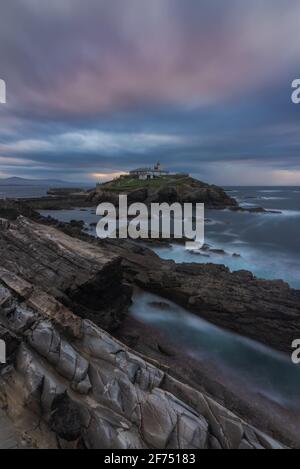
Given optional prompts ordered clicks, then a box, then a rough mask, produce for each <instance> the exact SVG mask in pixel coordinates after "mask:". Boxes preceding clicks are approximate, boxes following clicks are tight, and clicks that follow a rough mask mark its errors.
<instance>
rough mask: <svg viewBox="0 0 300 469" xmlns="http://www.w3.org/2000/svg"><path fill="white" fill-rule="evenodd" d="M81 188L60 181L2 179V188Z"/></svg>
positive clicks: (0, 181)
mask: <svg viewBox="0 0 300 469" xmlns="http://www.w3.org/2000/svg"><path fill="white" fill-rule="evenodd" d="M75 185H76V186H78V185H79V186H80V185H81V184H78V183H77V184H75V183H71V182H66V181H60V180H58V179H24V178H20V177H10V178H5V179H0V186H46V187H47V186H59V187H61V186H63V187H69V186H71V187H72V186H75Z"/></svg>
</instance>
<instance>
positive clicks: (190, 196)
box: [88, 176, 238, 209]
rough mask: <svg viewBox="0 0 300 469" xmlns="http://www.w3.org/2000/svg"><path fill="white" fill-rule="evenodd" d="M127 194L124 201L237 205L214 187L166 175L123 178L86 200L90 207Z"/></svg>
mask: <svg viewBox="0 0 300 469" xmlns="http://www.w3.org/2000/svg"><path fill="white" fill-rule="evenodd" d="M120 193H122V194H127V195H128V201H129V202H130V203H132V202H143V203H145V204H150V203H153V202H158V203H161V202H167V203H173V202H180V203H185V202H187V203H188V202H190V203H205V205H206V207H207V208H219V209H221V208H226V207H238V204H237V202H236V201H235V199H233V198H232V197H230V196H228V195H227V194H226V192H225V191H224V190H223V189H222V188H221V187H218V186H214V185H209V184H206V183H204V182H201V181H198V180H197V179H194V178H191V177H188V176H167V177H161V178H158V179H153V180H150V181H139V180H136V179H130V178H123V179H117V180H115V181H113V182H110V183H106V184H103V185H101V186H99V188H98V189H97V190H96V191H91V192H90V194H89V197H88V198H89V200H90V201H92V202H93V203H94V204H97V203H100V202H113V203H115V202H116V201H117V198H118V195H119V194H120Z"/></svg>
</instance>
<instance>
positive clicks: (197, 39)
mask: <svg viewBox="0 0 300 469" xmlns="http://www.w3.org/2000/svg"><path fill="white" fill-rule="evenodd" d="M299 24H300V2H299V0H284V1H283V0H251V1H248V2H247V1H242V0H226V2H225V1H224V0H185V1H183V0H151V1H149V0H85V1H82V0H9V1H4V0H1V2H0V78H1V79H4V80H5V82H6V86H7V104H5V105H2V104H1V105H0V177H8V176H21V177H27V178H35V179H38V178H51V179H53V178H55V179H63V180H67V181H74V182H75V181H76V182H77V181H78V182H81V181H83V182H96V181H98V180H104V179H109V178H112V177H115V176H117V175H118V174H120V173H123V172H126V171H128V170H130V169H133V168H135V167H141V166H149V165H152V164H154V163H156V161H157V160H159V161H160V162H161V164H162V165H163V167H164V168H166V169H169V170H170V171H184V172H189V173H191V174H192V175H193V176H195V177H197V178H199V179H201V180H205V181H207V182H210V183H214V184H220V185H300V158H299V155H300V133H299V123H300V105H299V106H297V105H295V104H293V103H292V101H291V93H292V90H291V83H292V81H293V80H294V79H296V78H300V53H299V44H300V27H299Z"/></svg>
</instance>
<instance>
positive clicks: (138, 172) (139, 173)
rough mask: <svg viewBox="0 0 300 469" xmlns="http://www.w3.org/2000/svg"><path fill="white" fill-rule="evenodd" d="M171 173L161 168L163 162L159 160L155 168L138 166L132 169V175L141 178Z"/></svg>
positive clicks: (157, 176) (151, 177)
mask: <svg viewBox="0 0 300 469" xmlns="http://www.w3.org/2000/svg"><path fill="white" fill-rule="evenodd" d="M169 174H170V173H169V171H165V170H162V169H161V164H160V163H159V162H157V163H156V165H155V166H154V167H153V168H137V169H134V170H132V171H130V176H131V177H134V178H137V179H141V180H147V179H155V178H159V177H161V176H168V175H169Z"/></svg>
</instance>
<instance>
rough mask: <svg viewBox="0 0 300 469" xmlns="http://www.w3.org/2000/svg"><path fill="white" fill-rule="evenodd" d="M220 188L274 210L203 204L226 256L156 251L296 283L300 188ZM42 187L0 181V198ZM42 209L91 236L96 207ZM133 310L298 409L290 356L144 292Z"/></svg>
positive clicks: (297, 381) (299, 275)
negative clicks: (215, 207)
mask: <svg viewBox="0 0 300 469" xmlns="http://www.w3.org/2000/svg"><path fill="white" fill-rule="evenodd" d="M225 190H226V191H227V192H228V194H230V195H231V196H232V197H234V198H235V199H236V200H237V201H238V202H239V204H240V205H241V206H242V207H244V208H251V207H263V208H265V209H266V210H271V211H276V212H278V213H248V212H241V213H239V212H232V211H230V210H222V211H220V210H206V213H205V218H206V224H205V231H206V234H205V242H206V243H207V244H209V245H210V246H211V247H212V248H219V249H222V250H224V251H225V254H213V253H208V254H209V257H205V256H202V255H199V254H194V253H190V252H188V251H186V250H185V248H184V246H182V245H179V244H173V245H171V246H170V247H158V248H157V247H156V248H155V249H154V250H155V252H156V253H157V254H158V255H159V256H161V257H162V258H164V259H173V260H174V261H176V262H177V263H182V262H201V263H210V262H212V263H217V264H224V265H226V266H228V268H229V269H230V270H231V271H236V270H240V269H246V270H250V271H252V272H253V274H254V275H256V276H257V277H259V278H264V279H281V280H284V281H285V282H288V283H289V284H290V286H291V287H293V288H296V289H300V269H299V265H300V236H299V232H300V187H226V188H225ZM46 192H47V189H46V188H43V187H41V188H38V187H34V188H30V187H26V188H24V187H19V186H18V187H15V188H12V187H9V188H4V187H1V188H0V193H1V195H0V197H20V198H22V197H38V196H43V195H46ZM41 214H42V215H45V216H47V215H50V216H52V217H54V218H56V219H58V220H61V221H71V220H83V221H84V223H85V230H86V231H87V232H89V233H91V234H93V235H95V226H94V224H95V223H96V222H97V221H98V217H97V215H96V207H94V208H81V207H78V208H75V209H73V210H60V211H57V210H54V211H53V210H52V211H49V210H47V211H41ZM233 255H234V256H233ZM237 255H238V256H239V257H238V256H237ZM161 301H164V302H166V303H168V308H165V307H164V308H162V309H161V310H160V308H159V307H157V306H153V305H158V304H159V302H161ZM130 314H131V315H132V316H133V317H135V318H137V319H138V320H140V321H143V322H144V323H146V324H149V325H151V326H152V327H155V328H156V329H158V330H159V331H161V332H162V333H164V334H166V336H167V337H168V338H169V339H170V340H171V341H175V343H176V344H177V346H178V347H179V348H180V347H181V349H182V350H183V351H184V352H185V353H187V354H190V355H191V356H192V357H193V359H197V358H198V359H199V360H201V361H203V360H204V361H206V362H209V363H210V364H212V366H215V370H216V373H218V370H220V369H221V370H222V373H226V376H227V377H228V376H230V377H232V379H233V381H237V382H238V383H239V385H240V387H241V389H242V388H243V387H245V389H247V390H251V391H252V392H256V393H259V395H262V396H264V397H265V398H267V399H269V400H271V401H273V402H274V403H276V404H279V405H281V406H283V407H284V408H287V409H290V410H296V411H297V412H298V411H300V392H299V389H300V365H299V366H296V365H294V364H293V363H292V361H291V359H290V357H289V356H287V355H283V354H280V353H278V352H276V351H274V350H272V349H270V348H269V347H265V346H263V345H261V344H259V343H257V342H255V341H252V340H249V339H247V338H245V337H241V336H239V335H236V334H232V333H231V332H230V331H227V330H225V329H222V328H219V327H216V326H214V325H212V324H210V323H209V322H207V321H205V320H203V319H201V318H199V317H197V316H195V315H193V314H191V313H190V312H189V311H187V310H185V309H184V308H181V307H179V306H178V305H176V304H175V303H172V302H171V301H169V300H162V299H161V298H159V297H157V296H156V295H152V294H150V293H147V292H143V291H137V292H135V294H134V297H133V303H132V305H131V307H130ZM299 334H300V332H299ZM299 338H300V337H299ZM291 352H292V349H291Z"/></svg>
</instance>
